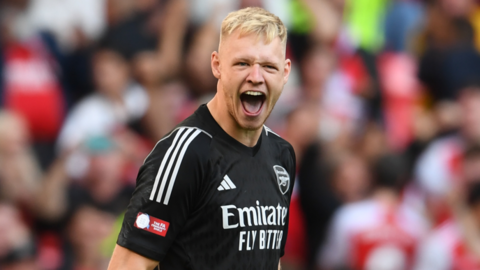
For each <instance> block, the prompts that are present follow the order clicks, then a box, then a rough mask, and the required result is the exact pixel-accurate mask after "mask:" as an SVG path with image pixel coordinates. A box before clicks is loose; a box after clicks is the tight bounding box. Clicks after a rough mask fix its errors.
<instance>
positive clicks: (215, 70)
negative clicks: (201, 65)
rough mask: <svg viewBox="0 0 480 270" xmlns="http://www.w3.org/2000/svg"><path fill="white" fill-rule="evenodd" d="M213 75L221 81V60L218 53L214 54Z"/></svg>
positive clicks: (212, 61)
mask: <svg viewBox="0 0 480 270" xmlns="http://www.w3.org/2000/svg"><path fill="white" fill-rule="evenodd" d="M210 64H211V66H212V73H213V76H215V78H217V79H220V59H219V57H218V52H213V53H212V59H211V63H210Z"/></svg>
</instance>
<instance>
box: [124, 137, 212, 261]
mask: <svg viewBox="0 0 480 270" xmlns="http://www.w3.org/2000/svg"><path fill="white" fill-rule="evenodd" d="M209 142H210V138H209V137H208V136H207V135H205V134H203V133H201V132H199V130H198V129H195V128H180V129H178V130H176V131H174V132H172V133H171V136H170V137H168V138H166V139H165V140H163V141H161V142H159V143H158V144H157V145H156V146H155V148H154V150H153V151H152V153H151V154H150V155H149V156H148V157H147V159H146V160H145V163H144V165H143V166H142V167H141V169H140V171H139V174H138V176H137V185H136V188H135V191H134V193H133V195H132V199H131V200H130V204H129V206H128V209H127V212H126V214H125V218H124V221H123V224H122V229H121V231H120V234H119V237H118V241H117V244H118V245H120V246H122V247H125V248H127V249H130V250H132V251H134V252H136V253H139V254H140V255H142V256H145V257H148V258H151V259H154V260H157V261H161V260H162V259H163V257H164V256H165V255H166V253H167V252H168V250H169V249H170V246H171V245H172V243H173V242H174V241H175V239H176V238H177V236H178V234H179V233H180V232H181V231H182V229H183V227H184V225H185V224H186V222H187V220H188V216H189V215H190V213H191V211H192V210H193V209H194V208H195V205H196V201H197V198H198V196H199V195H198V194H199V193H200V192H201V188H202V181H203V179H204V175H205V173H206V171H205V170H207V169H206V168H207V167H208V166H207V161H208V157H207V156H206V155H208V147H209Z"/></svg>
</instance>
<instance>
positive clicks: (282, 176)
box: [273, 165, 290, 195]
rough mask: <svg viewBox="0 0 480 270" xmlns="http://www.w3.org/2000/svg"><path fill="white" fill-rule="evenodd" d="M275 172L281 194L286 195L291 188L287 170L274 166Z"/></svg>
mask: <svg viewBox="0 0 480 270" xmlns="http://www.w3.org/2000/svg"><path fill="white" fill-rule="evenodd" d="M273 171H274V172H275V175H277V183H278V187H279V189H280V192H282V194H284V195H285V193H287V191H288V189H289V188H290V175H288V172H287V170H285V168H283V167H282V166H279V165H275V166H273Z"/></svg>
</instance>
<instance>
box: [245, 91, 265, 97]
mask: <svg viewBox="0 0 480 270" xmlns="http://www.w3.org/2000/svg"><path fill="white" fill-rule="evenodd" d="M245 94H247V95H250V96H261V95H263V93H261V92H255V91H247V92H245Z"/></svg>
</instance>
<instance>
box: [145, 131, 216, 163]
mask: <svg viewBox="0 0 480 270" xmlns="http://www.w3.org/2000/svg"><path fill="white" fill-rule="evenodd" d="M211 140H212V135H210V134H209V133H208V132H206V131H204V130H203V129H200V128H198V127H193V126H177V127H176V128H175V129H174V130H172V131H171V132H170V133H169V134H167V135H166V136H165V137H163V138H162V139H161V140H159V141H158V142H157V143H156V145H155V146H154V148H153V149H152V151H151V152H150V154H148V156H147V157H146V158H145V162H144V163H145V164H147V163H150V162H153V163H157V161H158V159H159V158H162V159H163V158H164V157H165V156H168V157H170V158H174V159H179V158H185V157H186V158H187V160H189V161H191V160H192V159H198V160H199V161H202V160H204V159H205V158H206V157H207V156H208V154H209V151H210V150H209V149H210V143H211Z"/></svg>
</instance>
